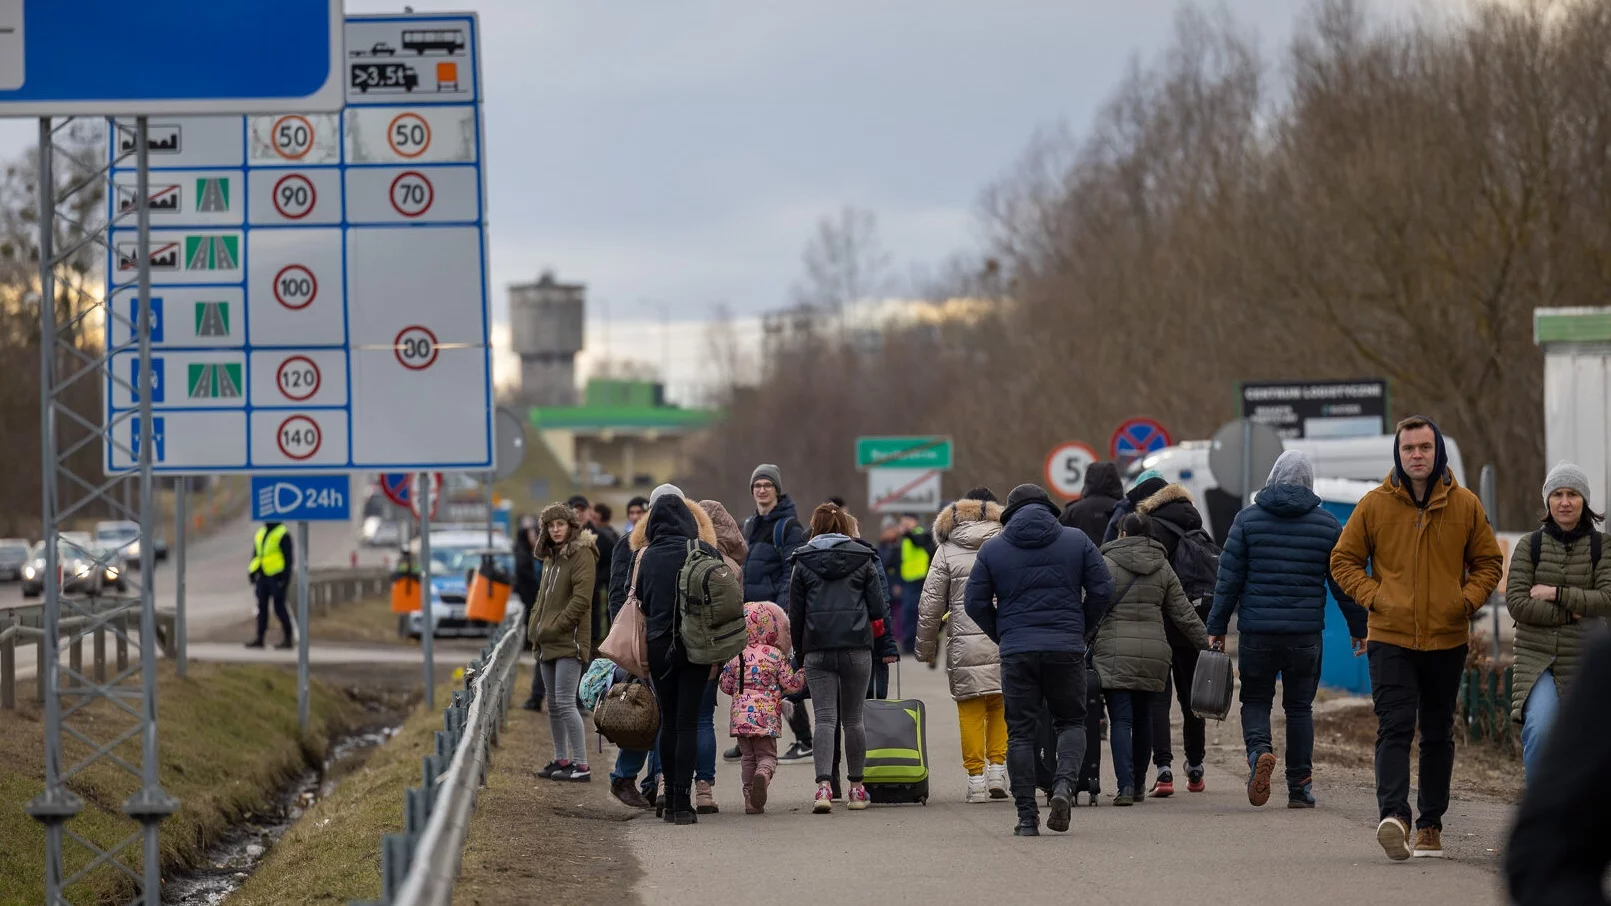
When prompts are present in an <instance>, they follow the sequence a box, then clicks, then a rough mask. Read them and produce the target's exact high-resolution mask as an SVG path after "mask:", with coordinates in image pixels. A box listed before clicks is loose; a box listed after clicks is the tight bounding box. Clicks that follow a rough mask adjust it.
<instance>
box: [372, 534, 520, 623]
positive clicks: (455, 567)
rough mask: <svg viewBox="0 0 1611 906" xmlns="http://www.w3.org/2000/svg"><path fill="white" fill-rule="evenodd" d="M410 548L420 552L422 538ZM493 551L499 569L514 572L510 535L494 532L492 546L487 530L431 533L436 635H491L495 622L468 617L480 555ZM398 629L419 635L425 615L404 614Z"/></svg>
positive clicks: (432, 614) (432, 613)
mask: <svg viewBox="0 0 1611 906" xmlns="http://www.w3.org/2000/svg"><path fill="white" fill-rule="evenodd" d="M409 548H410V550H411V552H412V553H413V554H414V555H415V556H418V555H419V539H415V540H414V541H412V542H410V544H409ZM485 554H490V555H492V557H493V558H494V559H495V561H496V562H497V565H498V568H499V569H501V570H503V571H504V572H506V573H507V574H509V575H510V576H513V575H514V572H515V553H514V548H513V546H512V544H511V542H510V540H509V537H508V536H507V535H504V534H503V533H501V532H499V533H495V534H494V535H493V536H492V546H491V547H488V546H487V533H486V530H485V529H482V530H480V531H460V530H454V531H445V532H434V531H433V532H431V606H430V611H431V624H432V627H433V628H434V629H435V632H434V633H433V634H434V635H435V636H438V637H441V636H449V635H453V636H489V635H491V634H492V630H493V628H494V624H492V623H486V622H483V621H481V620H472V619H470V618H469V613H468V604H467V601H466V599H467V597H468V595H469V589H470V585H469V583H470V578H471V576H472V575H473V574H474V572H475V569H476V567H477V566H479V565H480V564H481V557H482V556H483V555H485ZM400 624H401V625H400V626H399V629H400V630H401V631H402V633H403V635H405V636H407V637H408V638H412V639H417V638H419V637H420V632H421V627H422V626H423V625H424V615H423V614H422V613H420V612H415V613H411V614H407V615H405V616H404V617H403V618H402V619H401V621H400Z"/></svg>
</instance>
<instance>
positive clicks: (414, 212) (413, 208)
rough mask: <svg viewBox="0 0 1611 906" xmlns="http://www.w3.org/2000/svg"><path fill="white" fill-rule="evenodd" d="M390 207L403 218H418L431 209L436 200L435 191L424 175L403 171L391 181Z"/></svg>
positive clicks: (413, 171) (415, 171) (416, 171)
mask: <svg viewBox="0 0 1611 906" xmlns="http://www.w3.org/2000/svg"><path fill="white" fill-rule="evenodd" d="M391 198H392V207H393V208H396V209H397V213H399V214H401V215H403V216H404V217H418V216H420V215H421V214H424V213H425V212H426V211H429V210H430V209H431V202H433V201H435V200H436V189H435V188H433V187H432V186H431V181H430V180H429V179H427V178H426V176H425V174H424V173H421V172H419V171H418V170H405V171H403V172H402V173H399V174H397V178H396V179H394V180H392V188H391Z"/></svg>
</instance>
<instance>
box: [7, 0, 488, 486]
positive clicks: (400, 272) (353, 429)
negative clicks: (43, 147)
mask: <svg viewBox="0 0 1611 906" xmlns="http://www.w3.org/2000/svg"><path fill="white" fill-rule="evenodd" d="M5 2H7V0H0V6H3V5H4V3H5ZM346 28H347V38H346V47H347V48H348V50H346V51H344V53H345V56H344V57H343V59H342V66H343V67H344V70H343V72H344V73H348V72H350V70H351V67H354V66H368V65H371V64H374V65H379V64H381V63H388V64H389V63H393V62H396V63H398V64H406V65H407V66H408V67H409V71H410V72H413V73H415V76H414V77H412V78H409V79H407V80H405V81H406V82H407V83H408V84H407V86H401V87H397V88H396V89H395V90H392V86H389V85H385V84H381V85H371V84H368V82H367V81H366V83H365V86H364V87H363V88H353V87H351V86H350V85H349V84H348V77H347V75H345V74H344V75H343V85H342V87H343V90H344V91H346V93H347V94H348V96H349V106H348V107H347V108H346V109H344V110H343V111H341V112H340V113H316V112H307V113H286V112H283V110H282V111H281V112H275V113H264V114H255V115H247V116H231V117H187V116H164V117H160V118H158V119H157V120H155V121H153V122H152V123H151V124H150V126H149V127H148V136H149V139H148V140H149V142H150V145H151V148H150V151H151V163H152V173H151V177H150V180H149V184H150V189H149V191H148V199H149V204H151V205H152V206H153V208H152V211H151V220H152V227H153V229H152V242H151V277H152V286H153V290H152V297H153V300H156V299H160V300H161V303H160V305H159V306H157V310H156V311H154V312H153V314H154V315H155V316H156V317H155V319H154V320H155V321H156V322H157V324H156V327H157V330H156V331H155V332H154V333H153V336H152V346H153V350H154V354H153V356H152V358H153V361H157V360H158V359H160V360H162V365H163V368H162V375H160V376H159V387H158V390H159V391H161V392H163V396H162V397H161V398H156V394H153V396H154V399H153V404H154V405H155V407H156V410H157V411H158V412H159V413H161V414H163V415H168V414H169V413H171V412H175V411H177V410H183V412H184V417H183V418H169V419H168V421H167V434H168V437H167V443H166V445H165V449H166V453H167V455H166V456H165V457H164V458H163V461H162V462H160V463H158V464H157V466H156V468H157V471H159V472H163V473H167V474H212V473H226V472H240V471H249V472H265V473H267V472H273V473H282V474H287V473H295V472H311V471H318V472H326V473H328V472H330V471H331V470H345V471H364V472H379V471H388V472H390V471H399V472H415V471H436V470H441V469H449V470H478V471H479V470H485V469H490V468H493V467H494V465H495V461H496V452H495V450H496V447H495V444H494V443H493V424H494V420H495V407H494V405H493V400H492V358H491V345H490V327H491V324H490V308H489V300H488V295H487V279H486V227H485V208H486V205H485V196H486V191H485V179H484V177H483V172H482V151H481V149H482V146H483V143H482V119H481V107H480V71H479V66H478V63H477V59H478V50H477V48H478V35H479V24H478V21H477V19H476V17H475V16H474V15H418V16H354V17H351V18H349V19H348V20H347V26H346ZM444 67H449V68H444ZM449 69H451V72H450V71H449ZM366 72H367V71H366ZM447 76H453V78H451V79H448V78H447ZM364 78H365V79H366V80H367V78H368V76H367V75H365V76H364ZM379 78H380V79H381V81H382V82H385V81H386V77H384V76H381V77H379ZM400 85H401V83H400ZM408 86H412V87H408ZM348 89H350V90H348ZM136 140H137V137H136V134H135V132H134V130H133V123H132V121H124V120H119V121H116V128H114V129H112V130H111V135H110V137H109V144H110V147H109V149H108V153H109V155H111V158H112V160H113V161H114V167H113V169H112V172H111V176H110V180H111V183H112V187H111V189H110V190H109V193H108V195H109V198H108V205H109V208H110V211H109V213H110V215H111V216H113V217H115V218H118V220H117V223H116V225H115V226H114V228H113V230H112V236H111V244H110V246H111V247H110V252H109V255H108V262H107V273H108V286H107V293H108V298H110V299H112V300H113V305H112V312H113V317H112V318H111V319H110V321H111V323H110V324H109V329H108V330H107V332H106V338H107V342H108V343H109V344H111V345H110V349H109V351H110V352H111V353H112V354H113V357H114V361H115V362H116V367H115V369H114V373H115V374H116V375H117V376H118V377H119V378H122V379H124V380H126V379H127V375H128V374H130V373H132V372H129V371H128V369H130V368H133V367H135V364H136V358H137V357H136V356H135V355H134V354H133V352H134V344H135V340H136V337H135V336H134V332H133V330H132V329H131V326H130V321H131V320H132V318H133V316H134V315H135V313H136V305H137V291H138V290H137V286H136V277H137V274H138V269H139V265H140V262H139V255H138V247H137V245H136V241H135V240H136V235H135V231H134V229H133V228H132V226H133V217H134V213H135V202H136V201H137V198H136V196H135V188H136V183H135V175H136V174H135V172H134V171H133V170H132V169H129V167H130V166H131V165H132V160H130V159H128V158H127V157H125V156H124V155H127V153H128V152H130V151H132V150H134V147H135V144H136ZM118 369H121V370H118ZM161 378H168V379H172V380H173V382H174V384H173V388H172V389H171V390H165V391H164V390H163V388H162V386H161V385H162V384H163V383H165V381H162V380H161ZM181 382H182V383H183V386H182V387H181ZM105 396H106V400H107V404H108V407H109V411H108V414H107V415H108V421H109V422H111V421H112V420H113V419H115V418H116V417H117V416H119V414H120V413H122V412H124V411H125V410H128V409H132V408H135V407H136V406H137V405H138V401H137V400H136V399H134V398H133V396H132V394H131V393H130V392H129V391H128V390H127V388H124V387H122V385H121V383H120V382H119V381H112V380H110V379H109V381H108V389H107V393H106V395H105ZM422 418H428V419H429V420H430V424H429V428H428V429H427V427H426V426H425V425H424V424H422V421H421V420H422ZM126 423H127V419H124V421H123V424H126ZM192 432H194V434H192ZM115 435H116V431H114V436H115ZM117 447H118V445H117V444H116V443H109V444H108V445H107V451H106V464H107V468H108V469H109V470H111V471H118V470H122V469H126V468H129V467H130V466H132V465H133V462H132V460H131V459H130V457H129V456H128V454H127V452H126V451H123V450H119V449H117Z"/></svg>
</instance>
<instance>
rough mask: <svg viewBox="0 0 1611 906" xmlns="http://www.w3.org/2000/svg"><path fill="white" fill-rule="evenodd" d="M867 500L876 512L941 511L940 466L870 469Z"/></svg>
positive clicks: (868, 471)
mask: <svg viewBox="0 0 1611 906" xmlns="http://www.w3.org/2000/svg"><path fill="white" fill-rule="evenodd" d="M867 501H868V505H869V506H870V507H871V509H872V511H873V512H875V513H937V512H939V511H940V470H939V469H868V470H867Z"/></svg>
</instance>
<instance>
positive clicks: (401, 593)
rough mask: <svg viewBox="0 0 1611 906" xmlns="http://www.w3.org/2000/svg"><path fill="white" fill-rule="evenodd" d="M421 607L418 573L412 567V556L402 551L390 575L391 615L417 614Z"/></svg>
mask: <svg viewBox="0 0 1611 906" xmlns="http://www.w3.org/2000/svg"><path fill="white" fill-rule="evenodd" d="M423 606H424V605H423V604H422V603H421V595H420V571H419V569H418V568H416V567H415V566H414V555H413V554H411V553H409V552H408V551H404V552H403V555H402V557H401V558H400V559H399V560H398V561H397V571H396V572H394V573H392V613H417V612H419V611H420V610H421V609H422V608H423Z"/></svg>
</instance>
